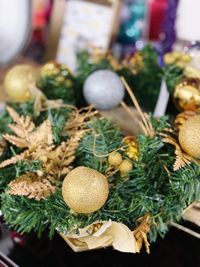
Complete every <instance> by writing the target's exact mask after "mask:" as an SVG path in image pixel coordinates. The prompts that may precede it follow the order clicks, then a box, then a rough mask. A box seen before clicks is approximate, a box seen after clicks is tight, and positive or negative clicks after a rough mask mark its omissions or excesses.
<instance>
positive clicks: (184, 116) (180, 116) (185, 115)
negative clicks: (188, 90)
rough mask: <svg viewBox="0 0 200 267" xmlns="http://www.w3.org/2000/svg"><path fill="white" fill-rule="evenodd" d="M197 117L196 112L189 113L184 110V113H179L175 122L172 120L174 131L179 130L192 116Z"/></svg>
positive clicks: (189, 111)
mask: <svg viewBox="0 0 200 267" xmlns="http://www.w3.org/2000/svg"><path fill="white" fill-rule="evenodd" d="M195 115H197V113H196V112H194V111H191V110H186V111H184V112H181V113H179V114H178V115H177V116H176V118H175V120H174V126H175V129H176V130H178V131H179V130H180V129H181V126H182V125H183V124H184V123H185V122H186V121H187V120H188V119H189V118H192V117H193V116H195Z"/></svg>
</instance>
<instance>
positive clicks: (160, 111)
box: [153, 80, 170, 117]
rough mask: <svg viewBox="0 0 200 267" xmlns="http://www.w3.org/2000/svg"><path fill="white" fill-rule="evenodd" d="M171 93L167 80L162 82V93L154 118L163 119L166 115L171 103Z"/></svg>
mask: <svg viewBox="0 0 200 267" xmlns="http://www.w3.org/2000/svg"><path fill="white" fill-rule="evenodd" d="M169 95H170V94H169V92H168V90H167V84H166V82H165V80H162V83H161V87H160V93H159V96H158V100H157V103H156V107H155V109H154V113H153V116H154V117H161V116H163V115H165V112H166V109H167V105H168V102H169Z"/></svg>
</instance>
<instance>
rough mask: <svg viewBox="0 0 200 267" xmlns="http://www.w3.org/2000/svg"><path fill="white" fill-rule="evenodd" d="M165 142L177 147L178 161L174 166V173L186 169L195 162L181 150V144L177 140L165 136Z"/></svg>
mask: <svg viewBox="0 0 200 267" xmlns="http://www.w3.org/2000/svg"><path fill="white" fill-rule="evenodd" d="M163 142H164V143H168V144H171V145H173V146H175V155H176V160H175V162H174V165H173V169H174V171H177V170H179V169H180V168H182V167H184V166H185V165H187V164H190V163H191V162H192V161H193V158H192V157H191V156H189V155H188V154H186V153H185V152H184V151H183V150H182V149H181V147H180V145H179V143H178V142H177V140H176V139H175V138H173V137H171V136H168V135H165V137H164V138H163Z"/></svg>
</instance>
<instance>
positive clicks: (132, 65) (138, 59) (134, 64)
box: [123, 52, 144, 74]
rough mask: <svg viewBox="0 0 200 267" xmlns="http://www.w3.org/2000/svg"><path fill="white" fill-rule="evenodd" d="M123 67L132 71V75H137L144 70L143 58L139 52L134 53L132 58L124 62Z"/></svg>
mask: <svg viewBox="0 0 200 267" xmlns="http://www.w3.org/2000/svg"><path fill="white" fill-rule="evenodd" d="M123 66H124V67H127V68H128V69H130V70H131V71H132V73H133V74H137V73H139V72H140V71H141V70H142V69H143V68H144V60H143V56H142V54H141V53H140V52H135V53H134V55H133V56H131V57H128V58H126V59H125V60H124V62H123Z"/></svg>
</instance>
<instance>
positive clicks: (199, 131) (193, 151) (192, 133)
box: [178, 115, 200, 159]
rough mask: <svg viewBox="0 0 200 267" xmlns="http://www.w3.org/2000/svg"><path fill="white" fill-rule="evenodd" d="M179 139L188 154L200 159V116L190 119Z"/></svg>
mask: <svg viewBox="0 0 200 267" xmlns="http://www.w3.org/2000/svg"><path fill="white" fill-rule="evenodd" d="M178 139H179V143H180V145H181V147H182V149H183V150H184V151H185V152H186V153H188V154H189V155H191V156H193V157H194V158H198V159H200V115H196V116H194V117H192V118H190V119H188V120H187V121H186V122H185V123H184V124H183V126H182V127H181V129H180V131H179V135H178Z"/></svg>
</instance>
